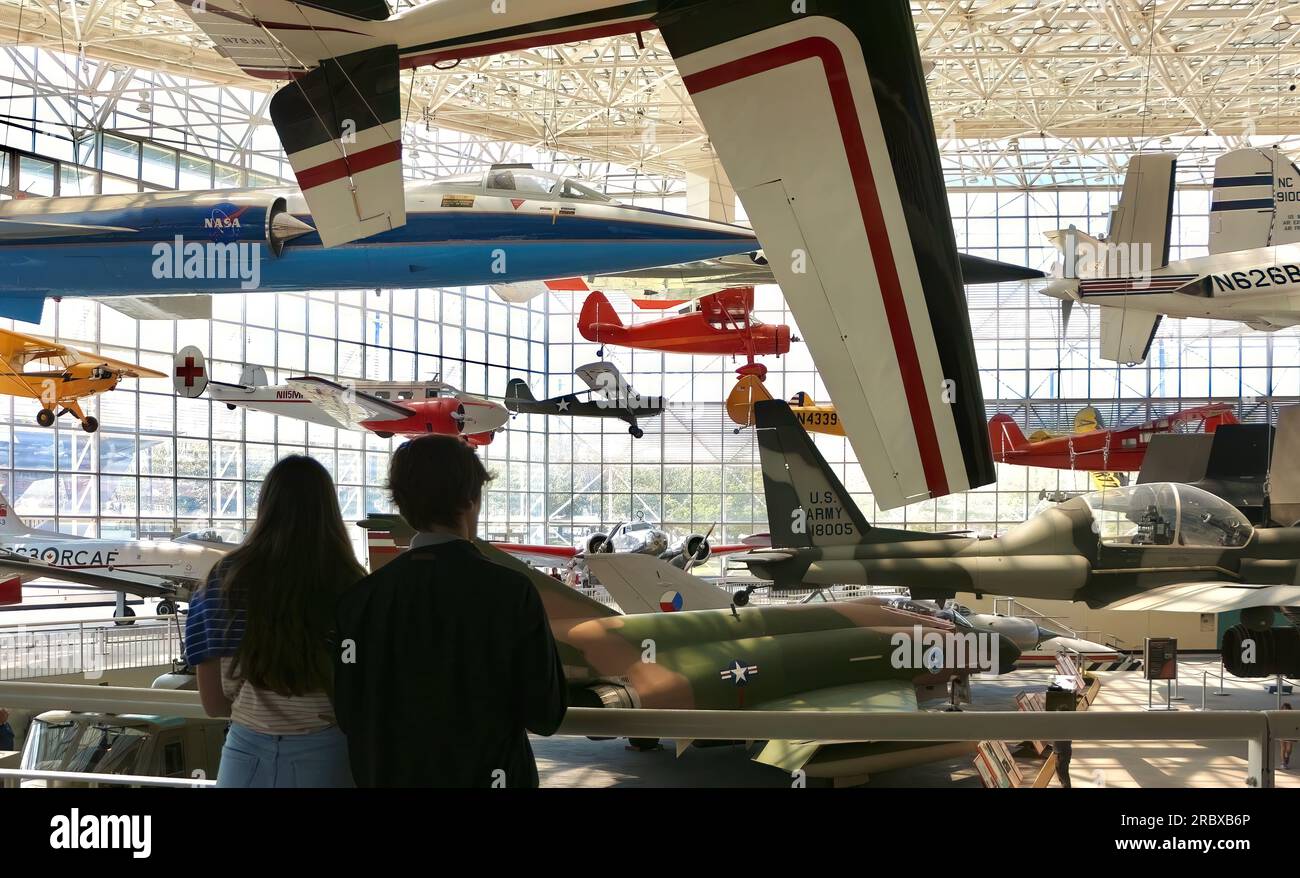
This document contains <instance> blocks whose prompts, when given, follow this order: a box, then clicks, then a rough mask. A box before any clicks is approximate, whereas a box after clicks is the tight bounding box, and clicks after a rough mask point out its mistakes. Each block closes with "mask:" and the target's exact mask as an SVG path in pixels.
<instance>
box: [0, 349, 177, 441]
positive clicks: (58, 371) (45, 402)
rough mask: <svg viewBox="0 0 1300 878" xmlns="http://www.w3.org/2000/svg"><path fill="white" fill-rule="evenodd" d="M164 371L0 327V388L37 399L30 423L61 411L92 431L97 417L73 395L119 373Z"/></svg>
mask: <svg viewBox="0 0 1300 878" xmlns="http://www.w3.org/2000/svg"><path fill="white" fill-rule="evenodd" d="M33 366H34V367H35V368H32V367H33ZM166 377H167V376H166V375H165V374H163V373H162V372H155V371H153V370H152V369H145V368H143V367H141V366H136V365H134V364H133V363H124V362H122V361H121V360H114V359H112V358H111V357H105V356H102V355H100V354H92V353H87V352H86V351H79V350H77V349H76V348H70V347H68V346H67V345H64V344H60V343H59V342H57V341H51V340H50V339H48V338H38V337H37V336H34V335H23V334H22V333H20V332H9V331H8V330H4V329H0V393H4V394H8V395H9V396H21V397H25V398H27V399H35V400H39V401H40V403H41V410H40V411H39V412H37V413H36V423H38V424H40V425H41V426H42V427H51V426H53V425H54V419H55V418H56V417H58V416H59V415H62V414H65V413H66V414H70V415H72V416H73V417H74V418H76V419H77V420H78V421H80V422H81V429H83V430H85V431H86V432H87V433H93V432H95V431H96V430H98V429H99V421H98V420H96V419H95V418H93V417H91V416H89V415H87V414H86V413H85V412H83V411H82V410H81V404H80V402H79V400H82V399H85V398H86V397H87V396H95V395H96V394H100V393H104V392H105V391H108V390H113V389H114V388H116V387H117V385H118V383H119V382H120V381H121V380H122V379H123V378H166Z"/></svg>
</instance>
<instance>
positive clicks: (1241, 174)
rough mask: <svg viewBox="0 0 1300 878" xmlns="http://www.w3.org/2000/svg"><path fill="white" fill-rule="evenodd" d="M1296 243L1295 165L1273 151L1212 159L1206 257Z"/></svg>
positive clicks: (1299, 197)
mask: <svg viewBox="0 0 1300 878" xmlns="http://www.w3.org/2000/svg"><path fill="white" fill-rule="evenodd" d="M1296 242H1300V169H1297V168H1296V166H1295V165H1294V164H1293V163H1292V162H1291V160H1290V159H1288V158H1287V157H1286V156H1284V155H1282V153H1280V152H1278V151H1277V150H1275V149H1238V150H1233V151H1232V152H1227V153H1224V154H1223V155H1221V156H1219V160H1218V161H1216V162H1215V163H1214V194H1213V200H1212V202H1211V204H1210V255H1212V256H1217V255H1218V254H1220V253H1232V252H1234V251H1236V250H1254V249H1256V248H1259V247H1275V246H1278V245H1280V244H1294V243H1296Z"/></svg>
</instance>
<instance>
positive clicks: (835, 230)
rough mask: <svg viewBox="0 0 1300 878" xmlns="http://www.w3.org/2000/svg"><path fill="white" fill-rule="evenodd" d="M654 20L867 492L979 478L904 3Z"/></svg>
mask: <svg viewBox="0 0 1300 878" xmlns="http://www.w3.org/2000/svg"><path fill="white" fill-rule="evenodd" d="M742 7H743V8H742ZM659 24H660V31H661V32H662V33H663V35H664V38H665V40H666V41H667V43H668V47H669V49H670V50H671V51H672V53H673V56H674V57H675V58H676V60H677V67H678V69H679V70H680V71H681V74H682V80H683V82H684V83H685V85H686V88H687V90H688V91H689V92H690V93H691V97H692V98H693V99H694V102H695V107H696V110H697V111H698V112H699V115H700V118H701V120H702V121H703V122H704V124H705V126H706V127H707V129H708V133H709V143H710V144H711V145H712V147H713V148H714V150H715V151H716V152H717V155H718V158H719V159H720V160H721V162H722V165H723V167H724V169H725V170H726V172H727V177H728V178H729V180H730V181H731V183H732V185H733V186H734V187H735V190H736V193H737V194H738V195H739V197H740V199H741V201H742V202H743V203H744V205H745V211H746V214H747V215H748V217H749V219H750V221H751V222H752V224H753V226H754V231H755V232H756V233H757V235H758V237H759V239H760V240H761V241H762V243H763V252H764V254H765V256H766V258H767V260H768V262H769V264H770V265H771V267H772V272H773V274H774V275H775V277H776V280H777V282H778V283H779V284H780V285H781V289H782V291H783V292H784V293H785V297H786V301H787V302H788V303H789V305H790V310H791V311H792V312H793V313H794V316H795V319H796V320H797V321H798V324H799V328H800V330H801V331H802V332H803V335H804V340H805V341H806V342H807V343H808V349H809V352H810V353H811V354H812V357H813V360H814V361H815V362H816V363H817V367H818V371H819V372H820V373H821V375H822V376H823V378H824V379H825V381H826V388H827V390H828V391H829V394H830V396H831V398H833V399H834V400H835V404H836V409H837V411H838V412H839V415H840V418H841V419H842V420H843V422H844V427H845V432H846V434H847V436H848V438H849V441H850V442H851V443H852V445H853V449H854V451H855V452H856V454H857V459H858V461H859V462H860V463H861V465H862V467H863V469H864V470H865V472H866V476H867V480H868V481H869V482H870V484H871V489H872V492H873V493H874V494H875V500H876V502H877V503H878V504H879V505H880V506H881V507H882V508H885V509H890V508H894V507H896V506H901V505H903V504H905V503H913V502H916V501H919V500H925V499H927V498H932V497H941V496H944V495H946V494H951V493H957V492H960V491H965V490H967V489H969V488H973V487H976V486H978V485H985V484H988V483H990V482H992V481H993V479H994V470H993V463H992V457H991V454H990V452H989V444H988V427H987V424H986V420H985V415H984V402H983V392H982V390H981V388H980V379H979V372H978V368H977V364H976V359H975V351H974V344H973V342H972V340H971V331H970V320H969V316H968V313H967V306H966V296H965V291H964V289H963V285H962V272H961V267H960V263H959V260H958V255H957V246H956V241H955V239H954V237H953V231H952V219H951V215H950V213H949V210H948V200H947V194H946V192H945V189H944V183H943V170H942V168H941V167H940V163H939V150H938V145H937V142H936V138H935V131H934V124H933V121H932V118H931V114H930V107H929V98H928V95H927V92H926V87H925V81H924V71H923V69H922V65H921V59H920V54H919V52H918V49H917V44H916V32H915V29H914V25H913V22H912V14H911V5H910V3H908V2H907V0H887V2H873V3H862V2H860V0H838V2H834V0H833V2H822V3H818V4H817V6H816V11H815V12H814V11H812V10H811V9H809V10H808V11H806V12H805V11H803V10H802V9H799V10H796V9H795V8H793V7H792V6H791V4H790V3H788V2H785V0H761V2H746V3H744V4H737V3H728V2H722V3H714V4H707V5H704V6H701V7H699V8H695V9H692V10H691V11H690V14H682V15H670V16H664V17H663V20H662V21H660V22H659ZM756 106H761V107H763V108H764V112H762V113H754V112H753V108H754V107H756ZM774 118H776V119H780V120H781V124H780V125H778V126H775V127H774V126H773V125H772V124H771V120H772V119H774Z"/></svg>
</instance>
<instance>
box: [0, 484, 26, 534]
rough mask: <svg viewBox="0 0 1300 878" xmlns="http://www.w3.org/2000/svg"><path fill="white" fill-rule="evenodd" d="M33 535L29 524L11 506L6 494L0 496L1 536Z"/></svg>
mask: <svg viewBox="0 0 1300 878" xmlns="http://www.w3.org/2000/svg"><path fill="white" fill-rule="evenodd" d="M30 533H32V529H31V528H30V527H28V525H27V522H25V521H23V520H22V519H21V518H20V517H19V516H18V513H17V512H14V508H13V506H11V505H10V504H9V499H8V498H7V497H5V495H4V494H0V536H6V537H13V536H26V535H27V534H30Z"/></svg>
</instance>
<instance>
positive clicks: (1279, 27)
mask: <svg viewBox="0 0 1300 878" xmlns="http://www.w3.org/2000/svg"><path fill="white" fill-rule="evenodd" d="M1290 29H1291V19H1289V18H1287V17H1286V16H1285V15H1279V16H1278V17H1277V18H1275V19H1273V23H1272V24H1270V25H1269V30H1275V31H1277V32H1278V33H1281V32H1282V31H1284V30H1290Z"/></svg>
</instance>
